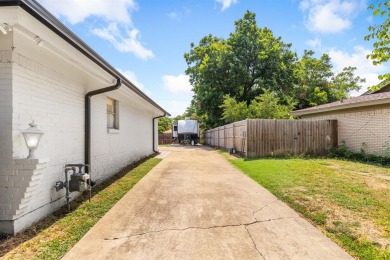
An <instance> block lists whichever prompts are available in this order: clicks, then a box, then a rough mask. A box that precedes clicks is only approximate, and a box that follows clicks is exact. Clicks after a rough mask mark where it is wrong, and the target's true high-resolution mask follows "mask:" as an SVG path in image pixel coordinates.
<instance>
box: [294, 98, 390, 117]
mask: <svg viewBox="0 0 390 260" xmlns="http://www.w3.org/2000/svg"><path fill="white" fill-rule="evenodd" d="M384 104H390V98H384V99H380V100H370V101H366V102H360V103H352V104H345V105H340V106H334V107H324V108H318V109H313V110H308V111H304V110H302V111H301V110H297V111H291V112H290V115H292V116H304V115H311V114H319V113H325V112H331V111H337V110H344V109H350V108H358V107H367V106H376V105H384Z"/></svg>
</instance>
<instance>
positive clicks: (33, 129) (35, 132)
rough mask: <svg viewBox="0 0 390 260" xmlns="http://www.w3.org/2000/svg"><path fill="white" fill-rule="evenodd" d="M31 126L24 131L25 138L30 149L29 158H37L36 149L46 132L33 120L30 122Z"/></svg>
mask: <svg viewBox="0 0 390 260" xmlns="http://www.w3.org/2000/svg"><path fill="white" fill-rule="evenodd" d="M29 126H30V127H29V128H27V129H26V130H23V131H22V134H23V137H24V140H25V141H26V146H27V148H28V149H29V150H30V152H29V155H28V157H27V158H35V154H34V151H35V150H36V149H37V148H38V145H39V141H40V140H41V137H42V135H43V134H44V132H42V131H41V130H39V129H38V128H37V125H36V124H35V123H34V121H32V122H31V123H30V124H29Z"/></svg>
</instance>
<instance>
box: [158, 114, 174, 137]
mask: <svg viewBox="0 0 390 260" xmlns="http://www.w3.org/2000/svg"><path fill="white" fill-rule="evenodd" d="M170 129H172V119H170V118H168V117H160V118H159V119H158V133H159V134H162V133H164V132H165V131H167V130H170Z"/></svg>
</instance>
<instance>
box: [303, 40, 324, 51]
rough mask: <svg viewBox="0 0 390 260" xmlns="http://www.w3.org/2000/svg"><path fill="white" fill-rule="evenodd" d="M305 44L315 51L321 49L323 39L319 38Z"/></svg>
mask: <svg viewBox="0 0 390 260" xmlns="http://www.w3.org/2000/svg"><path fill="white" fill-rule="evenodd" d="M305 43H306V44H307V45H309V46H310V47H312V48H313V49H321V39H319V38H315V39H312V40H308V41H306V42H305Z"/></svg>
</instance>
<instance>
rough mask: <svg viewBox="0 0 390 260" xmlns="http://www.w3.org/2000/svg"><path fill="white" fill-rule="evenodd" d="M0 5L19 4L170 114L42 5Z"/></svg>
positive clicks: (11, 0)
mask: <svg viewBox="0 0 390 260" xmlns="http://www.w3.org/2000/svg"><path fill="white" fill-rule="evenodd" d="M0 6H20V7H21V8H23V9H24V10H25V11H26V12H28V13H29V14H30V15H32V16H33V17H35V18H36V19H37V20H38V21H40V22H41V23H42V24H44V25H45V26H46V27H48V28H49V29H50V30H51V31H53V32H54V33H55V34H57V35H58V36H59V37H61V38H62V39H63V40H65V41H66V42H67V43H69V44H70V45H71V46H73V47H74V48H75V49H77V50H78V51H80V52H81V53H82V54H83V55H85V56H86V57H88V58H89V59H90V60H91V61H93V62H94V63H95V64H97V65H98V66H99V67H101V68H102V69H103V70H105V71H106V72H107V73H109V74H110V75H111V76H112V77H114V78H120V79H121V80H122V82H123V84H124V85H125V86H127V87H128V88H130V89H131V90H132V91H134V92H135V93H136V94H137V95H139V96H140V97H142V98H143V99H144V100H145V101H147V102H148V103H150V104H151V105H153V106H154V107H155V108H157V109H158V110H160V111H161V112H163V113H164V114H166V115H168V116H170V115H171V114H169V113H168V112H167V111H165V109H163V108H162V107H160V106H159V105H158V104H157V103H156V102H154V101H153V100H152V99H151V98H149V97H148V96H147V95H146V94H145V93H144V92H142V91H141V90H140V89H139V88H137V87H136V86H135V85H134V84H133V83H132V82H130V81H129V80H128V79H127V78H126V77H124V76H123V75H122V74H121V73H120V72H119V71H117V70H116V69H115V68H114V67H112V66H111V65H110V64H109V63H108V62H107V61H106V60H104V59H103V58H102V57H101V56H100V55H99V54H97V53H96V52H95V51H94V50H93V49H92V48H91V47H89V46H88V45H87V44H86V43H85V42H84V41H82V40H81V39H80V38H79V37H78V36H77V35H76V34H74V33H73V32H72V31H71V30H69V29H68V28H67V27H66V26H65V25H63V24H62V23H61V22H60V21H59V20H58V19H57V18H55V17H54V16H53V15H52V14H51V13H50V12H49V11H47V10H46V9H45V8H44V7H42V6H41V5H40V4H39V3H37V2H36V1H34V0H0Z"/></svg>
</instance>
